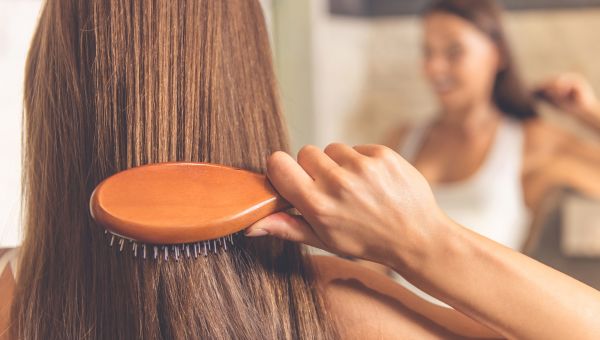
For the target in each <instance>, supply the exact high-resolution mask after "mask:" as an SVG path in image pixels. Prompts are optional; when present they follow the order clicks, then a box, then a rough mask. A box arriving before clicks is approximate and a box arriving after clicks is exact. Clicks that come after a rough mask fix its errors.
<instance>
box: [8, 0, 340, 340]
mask: <svg viewBox="0 0 600 340" xmlns="http://www.w3.org/2000/svg"><path fill="white" fill-rule="evenodd" d="M25 78H26V79H25V94H24V108H25V109H24V117H23V121H24V123H23V124H24V133H23V214H24V215H23V225H24V231H25V239H24V242H23V245H22V247H21V254H22V257H21V263H20V266H19V272H18V274H17V275H18V276H17V288H16V292H15V297H14V303H13V306H12V311H11V321H12V327H11V333H12V337H13V338H15V339H191V338H196V339H198V338H200V339H308V338H310V339H333V338H336V337H337V333H336V328H335V326H334V324H333V322H332V321H330V318H329V316H328V314H327V312H326V306H325V302H324V299H323V297H322V295H321V294H320V290H319V289H318V286H317V284H316V278H315V275H314V271H313V268H312V266H311V263H310V260H309V258H308V257H306V256H304V255H303V254H302V252H301V249H300V247H299V246H298V245H296V244H293V243H290V242H285V241H280V240H276V239H273V238H264V239H246V238H243V237H240V238H239V240H238V243H237V244H236V246H235V247H233V248H230V249H229V250H228V251H227V252H222V253H220V254H218V255H216V254H215V255H211V256H208V257H205V258H204V257H202V258H198V259H196V260H193V259H189V260H185V261H179V262H175V261H168V262H165V261H154V260H152V261H144V260H143V259H142V258H141V257H137V258H135V257H133V256H132V254H131V253H130V251H129V252H128V251H124V252H123V253H119V250H118V247H114V248H111V247H109V246H108V244H107V240H106V235H104V232H103V230H102V228H101V227H99V226H97V225H95V224H94V222H93V220H92V219H91V217H90V214H89V212H88V200H89V197H90V194H91V193H92V190H93V189H94V187H95V186H96V185H97V184H98V183H99V182H100V181H102V180H103V179H105V178H107V177H108V176H110V175H112V174H114V173H116V172H118V171H122V170H125V169H127V168H131V167H135V166H139V165H143V164H148V163H156V162H167V161H186V162H212V163H221V164H225V165H229V166H234V167H241V168H245V169H249V170H253V171H257V172H264V171H265V165H266V158H267V157H268V156H269V155H270V154H271V153H272V152H274V151H277V150H287V147H288V146H287V136H286V132H285V131H286V129H285V125H284V122H283V118H282V114H281V109H280V105H279V102H278V94H277V90H276V81H275V76H274V71H273V67H272V60H271V51H270V47H269V42H268V33H267V31H266V28H265V23H264V18H263V14H262V10H261V7H260V4H259V3H258V0H227V1H220V0H219V1H213V0H169V1H163V0H47V1H46V2H45V4H44V6H43V9H42V12H41V16H40V19H39V23H38V26H37V29H36V32H35V35H34V37H33V40H32V44H31V48H30V50H29V54H28V58H27V67H26V77H25Z"/></svg>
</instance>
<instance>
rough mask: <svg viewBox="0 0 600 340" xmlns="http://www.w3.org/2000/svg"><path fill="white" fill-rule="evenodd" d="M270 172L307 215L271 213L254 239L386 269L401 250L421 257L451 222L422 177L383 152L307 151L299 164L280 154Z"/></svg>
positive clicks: (252, 231)
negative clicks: (442, 224) (439, 228)
mask: <svg viewBox="0 0 600 340" xmlns="http://www.w3.org/2000/svg"><path fill="white" fill-rule="evenodd" d="M267 168H268V170H267V173H268V177H269V179H270V180H271V182H272V184H273V186H274V187H275V188H276V189H277V191H279V193H280V194H281V195H282V196H283V197H284V198H285V199H287V200H288V201H289V202H290V203H291V204H292V205H293V206H294V207H295V208H296V209H297V210H298V211H299V212H300V213H301V214H302V217H301V216H292V215H288V214H286V213H278V214H275V215H271V216H269V217H266V218H265V219H263V220H261V221H259V222H257V223H256V224H254V225H252V226H251V227H249V228H248V229H247V231H246V235H247V236H250V237H252V236H263V235H267V234H268V235H273V236H276V237H279V238H283V239H287V240H291V241H296V242H302V243H305V244H308V245H311V246H314V247H318V248H321V249H324V250H327V251H330V252H333V253H337V254H340V255H346V256H353V257H359V258H364V259H367V260H372V261H376V262H379V263H383V264H387V261H389V259H391V258H394V257H397V253H398V252H400V251H402V252H403V253H411V252H414V253H418V252H419V251H420V250H421V247H420V246H418V244H420V241H421V240H424V239H427V237H428V234H430V233H432V232H433V229H434V228H433V226H436V225H438V222H439V221H441V220H444V219H446V217H445V215H444V214H443V213H442V212H441V210H440V209H439V208H438V206H437V204H436V202H435V200H434V198H433V195H432V193H431V189H430V187H429V185H428V184H427V182H426V180H425V179H424V178H423V176H422V175H421V174H420V173H419V172H418V171H417V170H416V169H415V168H413V167H412V166H411V165H410V164H408V163H407V162H406V161H405V160H404V159H402V157H400V155H398V154H397V153H395V152H394V151H392V150H391V149H389V148H387V147H384V146H380V145H363V146H356V147H354V148H351V147H349V146H346V145H343V144H331V145H329V146H328V147H327V148H326V149H325V150H324V152H323V151H321V150H320V149H318V148H317V147H314V146H306V147H304V148H303V149H302V150H301V151H300V152H299V153H298V162H296V161H294V160H293V158H292V157H290V156H289V155H287V154H285V153H283V152H276V153H274V154H273V155H272V156H271V157H270V158H269V161H268V167H267Z"/></svg>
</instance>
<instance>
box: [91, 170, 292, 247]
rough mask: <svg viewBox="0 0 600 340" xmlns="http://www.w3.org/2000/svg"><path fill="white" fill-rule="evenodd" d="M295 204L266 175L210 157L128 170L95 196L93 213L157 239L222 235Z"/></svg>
mask: <svg viewBox="0 0 600 340" xmlns="http://www.w3.org/2000/svg"><path fill="white" fill-rule="evenodd" d="M289 208H291V206H290V204H289V203H288V202H287V201H286V200H284V199H283V198H282V197H281V196H280V195H279V194H278V193H277V192H276V191H275V189H273V187H272V186H271V184H270V183H269V181H268V179H267V178H266V177H265V176H264V175H261V174H257V173H253V172H250V171H247V170H242V169H236V168H231V167H227V166H223V165H217V164H208V163H159V164H151V165H146V166H141V167H137V168H132V169H129V170H125V171H123V172H120V173H117V174H115V175H113V176H111V177H109V178H107V179H106V180H104V181H103V182H102V183H100V185H98V187H97V188H96V190H94V193H93V194H92V197H91V199H90V211H91V214H92V217H93V218H94V220H96V222H98V223H99V224H100V225H102V226H103V227H104V228H106V229H108V230H109V231H110V232H112V233H114V234H117V235H119V236H123V237H125V238H128V239H132V240H135V241H139V242H145V243H151V244H179V243H193V242H199V241H204V240H211V239H216V238H219V237H223V236H227V235H230V234H233V233H236V232H239V231H241V230H243V229H245V228H246V227H248V226H250V225H251V224H253V223H255V222H257V221H258V220H260V219H262V218H264V217H266V216H269V215H271V214H273V213H276V212H279V211H284V210H287V209H289Z"/></svg>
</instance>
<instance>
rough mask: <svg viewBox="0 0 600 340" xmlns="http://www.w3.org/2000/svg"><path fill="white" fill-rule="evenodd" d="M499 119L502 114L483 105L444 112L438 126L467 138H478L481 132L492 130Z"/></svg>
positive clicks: (487, 105) (487, 104)
mask: <svg viewBox="0 0 600 340" xmlns="http://www.w3.org/2000/svg"><path fill="white" fill-rule="evenodd" d="M501 118H502V114H501V113H500V112H499V111H498V109H496V107H495V106H493V105H492V104H491V103H484V104H480V105H473V106H471V107H470V108H468V109H465V110H445V111H443V114H442V116H441V117H440V119H439V120H438V124H439V125H440V126H443V127H445V128H448V129H451V130H455V131H456V132H459V133H460V134H461V135H463V136H465V137H466V138H469V137H472V136H480V135H481V132H482V131H489V130H490V129H494V128H495V127H496V126H497V125H498V123H499V122H500V120H501Z"/></svg>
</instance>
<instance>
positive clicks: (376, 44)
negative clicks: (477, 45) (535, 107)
mask: <svg viewBox="0 0 600 340" xmlns="http://www.w3.org/2000/svg"><path fill="white" fill-rule="evenodd" d="M311 1H312V2H311V3H312V5H313V9H312V19H311V20H312V21H311V30H312V36H313V54H312V55H313V61H312V62H313V70H312V72H313V78H314V83H313V90H314V108H315V117H317V121H316V122H315V126H314V128H315V132H316V133H315V140H314V142H315V143H316V144H319V145H325V144H326V143H328V142H329V141H334V140H340V141H345V142H348V143H363V142H375V141H379V140H380V139H381V136H382V135H383V134H384V132H385V131H386V130H388V129H389V128H390V126H392V125H396V124H399V123H400V122H405V121H411V120H420V119H424V118H427V117H428V116H431V115H432V114H434V113H435V100H434V98H432V96H431V94H430V92H429V89H428V87H427V84H426V83H425V82H424V80H423V78H422V76H421V70H420V44H421V43H420V34H421V32H420V29H421V28H420V23H419V19H418V18H416V17H402V18H401V17H398V18H385V19H357V18H340V17H331V16H329V15H328V14H327V4H326V0H311ZM506 19H507V24H508V31H509V35H510V37H511V38H512V39H511V40H512V42H513V45H514V46H513V47H514V51H515V54H516V57H517V59H518V62H519V64H520V65H521V68H522V71H523V74H524V77H525V79H526V81H527V82H528V83H530V84H534V83H536V82H538V81H540V80H542V79H544V78H545V77H548V76H551V75H554V74H557V73H559V72H562V71H576V72H581V73H583V74H585V75H587V76H588V77H589V78H590V79H591V80H592V82H593V85H594V87H595V88H596V89H598V90H600V38H599V37H598V36H597V34H598V33H597V32H600V10H585V11H584V10H577V11H532V12H513V13H509V14H508V15H507V18H506ZM544 111H548V110H546V109H544Z"/></svg>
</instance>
